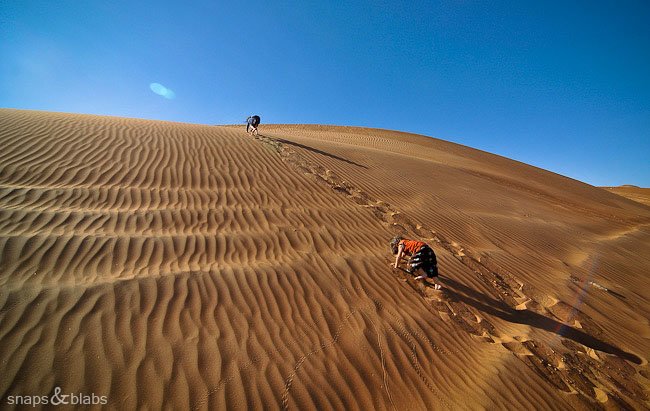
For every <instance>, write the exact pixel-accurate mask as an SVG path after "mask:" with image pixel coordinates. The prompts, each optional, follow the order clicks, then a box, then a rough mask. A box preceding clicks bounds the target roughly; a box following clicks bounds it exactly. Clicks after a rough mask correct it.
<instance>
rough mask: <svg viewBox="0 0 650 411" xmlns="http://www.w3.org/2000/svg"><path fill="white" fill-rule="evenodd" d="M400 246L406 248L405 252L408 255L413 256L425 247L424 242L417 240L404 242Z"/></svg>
mask: <svg viewBox="0 0 650 411" xmlns="http://www.w3.org/2000/svg"><path fill="white" fill-rule="evenodd" d="M399 245H403V246H404V252H405V253H406V254H408V255H413V254H415V253H417V252H418V250H419V249H420V248H421V247H422V246H423V245H425V243H423V242H422V241H415V240H402V241H400V242H399Z"/></svg>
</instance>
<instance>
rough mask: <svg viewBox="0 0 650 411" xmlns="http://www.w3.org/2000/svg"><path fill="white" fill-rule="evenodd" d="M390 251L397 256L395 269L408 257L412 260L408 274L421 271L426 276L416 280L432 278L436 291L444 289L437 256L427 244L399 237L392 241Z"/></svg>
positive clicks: (419, 276) (418, 277)
mask: <svg viewBox="0 0 650 411" xmlns="http://www.w3.org/2000/svg"><path fill="white" fill-rule="evenodd" d="M390 249H391V251H392V252H393V254H394V255H395V264H394V265H393V267H394V268H398V267H399V263H400V262H401V260H402V258H404V257H406V256H408V257H410V258H409V262H408V265H409V268H407V270H406V271H407V272H409V273H411V274H412V273H413V272H415V271H416V270H418V269H421V270H422V271H423V272H424V274H421V275H418V276H417V277H415V279H416V280H425V281H426V279H427V278H430V279H432V280H433V283H434V286H433V287H434V288H435V289H436V290H439V289H441V288H442V286H441V285H440V284H439V283H438V261H437V260H436V254H435V253H434V252H433V250H432V249H431V247H429V245H428V244H427V243H424V242H422V241H417V240H409V239H406V238H403V237H400V236H397V237H394V238H393V239H392V240H390Z"/></svg>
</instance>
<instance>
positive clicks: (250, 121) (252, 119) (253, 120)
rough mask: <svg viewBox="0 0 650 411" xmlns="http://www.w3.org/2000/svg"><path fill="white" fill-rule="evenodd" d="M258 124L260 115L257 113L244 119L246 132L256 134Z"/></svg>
mask: <svg viewBox="0 0 650 411" xmlns="http://www.w3.org/2000/svg"><path fill="white" fill-rule="evenodd" d="M259 125H260V116H258V115H255V116H249V117H248V118H247V119H246V132H247V133H249V134H253V135H257V126H259ZM249 130H250V131H249Z"/></svg>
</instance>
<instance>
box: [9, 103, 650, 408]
mask: <svg viewBox="0 0 650 411" xmlns="http://www.w3.org/2000/svg"><path fill="white" fill-rule="evenodd" d="M0 144H1V147H2V150H1V151H0V252H1V257H0V361H1V363H2V367H3V373H2V377H1V380H0V400H1V401H2V404H3V406H4V405H5V404H6V403H7V399H8V397H9V396H16V395H48V394H51V393H52V392H53V390H54V389H55V387H61V388H62V390H63V391H64V392H81V393H95V394H97V395H105V396H107V398H108V401H109V403H108V406H107V407H108V408H109V409H135V408H149V409H158V408H165V407H168V408H174V409H222V408H232V409H245V408H249V409H250V408H254V409H259V408H263V407H269V408H272V409H273V408H276V409H277V408H285V409H316V408H317V409H343V408H345V409H443V408H444V409H449V408H454V409H476V408H491V409H494V408H500V409H503V408H505V409H567V408H575V409H593V408H613V409H615V408H625V407H629V408H637V409H642V408H647V407H648V406H649V405H650V402H649V399H648V388H649V385H650V384H649V382H650V380H649V379H648V377H649V376H650V374H649V371H648V365H647V353H648V352H650V325H649V323H648V318H650V304H649V297H650V296H649V294H648V289H649V287H648V285H649V284H648V278H647V272H648V268H649V267H650V254H649V253H648V252H647V251H648V249H649V245H650V209H648V207H646V206H643V205H640V204H637V203H634V202H632V201H630V200H627V199H624V198H622V197H619V196H616V195H614V194H611V193H608V192H607V191H605V190H602V189H599V188H595V187H591V186H588V185H585V184H582V183H579V182H576V181H574V180H570V179H568V178H565V177H561V176H558V175H555V174H552V173H549V172H546V171H543V170H539V169H536V168H533V167H530V166H527V165H524V164H521V163H516V162H514V161H511V160H507V159H504V158H501V157H497V156H493V155H490V154H487V153H483V152H480V151H476V150H473V149H470V148H467V147H462V146H459V145H455V144H452V143H448V142H444V141H441V140H436V139H431V138H425V137H422V136H414V135H409V134H404V133H398V132H390V131H385V130H375V129H361V128H351V127H326V126H282V125H277V126H263V127H261V128H260V136H258V137H257V138H252V137H250V136H248V135H246V134H245V133H244V131H243V127H227V126H223V127H211V126H201V125H190V124H179V123H169V122H156V121H146V120H135V119H121V118H110V117H100V116H85V115H71V114H56V113H44V112H29V111H18V110H1V111H0ZM396 233H405V234H406V235H408V236H413V237H418V238H420V239H423V240H425V241H427V242H429V243H430V244H432V246H433V247H434V248H435V250H436V253H437V254H438V256H439V262H440V267H441V272H442V274H443V276H444V277H445V278H444V280H445V282H446V285H447V288H446V290H444V291H443V292H436V291H434V290H433V289H432V288H431V287H425V286H423V285H421V284H418V283H415V282H414V281H413V280H412V279H411V278H410V277H409V276H408V275H407V274H406V273H404V272H402V271H400V270H392V269H391V268H390V267H389V264H390V261H391V257H390V256H389V255H388V253H387V241H388V239H389V238H390V237H391V236H392V235H394V234H396Z"/></svg>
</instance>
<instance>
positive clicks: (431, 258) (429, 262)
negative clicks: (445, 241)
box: [409, 245, 438, 278]
mask: <svg viewBox="0 0 650 411" xmlns="http://www.w3.org/2000/svg"><path fill="white" fill-rule="evenodd" d="M409 264H410V266H411V268H412V269H413V270H417V269H420V268H421V269H422V271H424V272H425V274H426V275H427V277H429V278H433V277H437V276H438V261H437V259H436V254H435V253H434V252H433V250H432V249H431V247H429V246H428V245H424V246H422V247H421V248H420V249H419V250H418V251H417V252H416V253H415V254H413V256H412V257H411V259H410V260H409Z"/></svg>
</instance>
